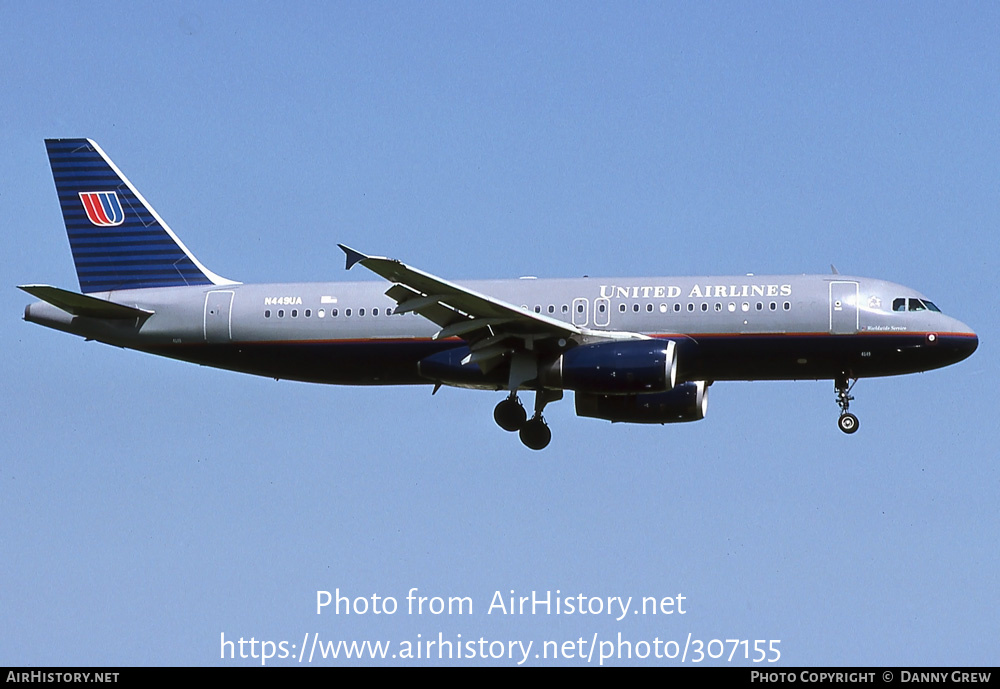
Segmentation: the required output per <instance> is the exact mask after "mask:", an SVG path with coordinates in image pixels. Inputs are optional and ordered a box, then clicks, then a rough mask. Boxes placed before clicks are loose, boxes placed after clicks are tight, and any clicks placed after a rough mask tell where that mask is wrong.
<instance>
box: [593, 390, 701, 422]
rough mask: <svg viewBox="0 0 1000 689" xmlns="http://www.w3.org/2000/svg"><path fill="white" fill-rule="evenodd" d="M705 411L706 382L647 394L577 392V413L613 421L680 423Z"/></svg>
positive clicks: (693, 419)
mask: <svg viewBox="0 0 1000 689" xmlns="http://www.w3.org/2000/svg"><path fill="white" fill-rule="evenodd" d="M707 411H708V386H707V385H706V384H705V381H703V380H699V381H692V382H689V383H681V384H680V385H678V386H677V387H675V388H673V389H672V390H669V391H668V392H658V393H652V394H648V395H594V394H590V393H586V392H577V393H576V414H577V416H587V417H590V418H592V419H605V420H606V421H611V422H612V423H617V422H621V423H682V422H685V421H700V420H701V419H704V418H705V413H706V412H707Z"/></svg>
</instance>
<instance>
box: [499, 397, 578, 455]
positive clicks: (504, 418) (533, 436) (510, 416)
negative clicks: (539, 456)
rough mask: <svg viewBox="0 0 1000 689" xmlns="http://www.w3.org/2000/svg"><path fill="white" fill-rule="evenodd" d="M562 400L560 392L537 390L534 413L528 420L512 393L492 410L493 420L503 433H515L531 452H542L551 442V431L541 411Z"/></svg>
mask: <svg viewBox="0 0 1000 689" xmlns="http://www.w3.org/2000/svg"><path fill="white" fill-rule="evenodd" d="M558 399H562V391H560V390H539V391H538V392H536V393H535V413H534V414H533V415H532V417H531V418H530V419H529V418H528V413H527V412H526V411H525V410H524V407H523V406H522V405H521V400H519V399H518V398H517V393H516V392H512V393H510V396H509V397H507V399H505V400H503V401H501V402H500V403H499V404H498V405H497V406H496V409H494V410H493V420H494V421H496V422H497V425H498V426H500V428H502V429H504V430H505V431H510V432H514V431H517V432H518V435H519V436H520V438H521V442H522V443H524V445H525V446H526V447H528V448H530V449H532V450H543V449H545V447H547V446H548V444H549V442H550V441H551V440H552V431H550V430H549V426H548V424H547V423H545V419H544V418H543V417H542V410H543V409H544V408H545V405H546V404H548V403H549V402H554V401H556V400H558Z"/></svg>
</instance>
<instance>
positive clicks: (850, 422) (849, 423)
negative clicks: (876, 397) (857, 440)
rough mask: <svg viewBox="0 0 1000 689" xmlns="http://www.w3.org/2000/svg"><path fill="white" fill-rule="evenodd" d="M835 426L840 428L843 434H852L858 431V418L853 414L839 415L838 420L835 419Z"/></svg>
mask: <svg viewBox="0 0 1000 689" xmlns="http://www.w3.org/2000/svg"><path fill="white" fill-rule="evenodd" d="M837 426H838V427H840V430H842V431H843V432H844V433H848V434H850V433H854V432H856V431H857V430H858V417H856V416H855V415H854V414H848V413H845V414H841V415H840V418H839V419H837Z"/></svg>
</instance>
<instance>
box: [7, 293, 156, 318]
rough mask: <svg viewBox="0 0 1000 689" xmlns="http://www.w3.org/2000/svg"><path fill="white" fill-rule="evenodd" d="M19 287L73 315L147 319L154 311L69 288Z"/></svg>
mask: <svg viewBox="0 0 1000 689" xmlns="http://www.w3.org/2000/svg"><path fill="white" fill-rule="evenodd" d="M17 288H18V289H19V290H22V291H24V292H27V293H28V294H30V295H31V296H33V297H37V298H39V299H41V300H42V301H44V302H48V303H49V304H52V305H53V306H55V307H56V308H60V309H62V310H63V311H65V312H66V313H68V314H71V315H73V316H86V317H87V318H110V319H125V318H142V319H146V318H149V317H150V316H152V315H153V312H152V311H147V310H146V309H139V308H136V307H133V306H124V305H122V304H116V303H114V302H112V301H107V300H106V299H98V298H97V297H90V296H87V295H86V294H78V293H77V292H70V291H69V290H65V289H59V288H58V287H52V286H50V285H18V287H17Z"/></svg>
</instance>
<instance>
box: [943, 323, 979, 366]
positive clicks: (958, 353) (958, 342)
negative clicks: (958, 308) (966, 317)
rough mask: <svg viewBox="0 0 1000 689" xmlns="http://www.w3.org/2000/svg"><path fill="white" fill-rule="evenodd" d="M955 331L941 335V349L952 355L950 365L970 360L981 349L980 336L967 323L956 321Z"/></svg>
mask: <svg viewBox="0 0 1000 689" xmlns="http://www.w3.org/2000/svg"><path fill="white" fill-rule="evenodd" d="M955 325H956V327H955V329H954V330H953V331H952V332H950V333H942V334H941V336H940V337H941V342H940V347H941V348H943V349H944V350H946V351H947V352H948V354H949V355H950V356H949V358H950V360H951V361H950V363H957V362H959V361H962V360H963V359H968V358H969V357H970V356H972V353H973V352H974V351H976V349H978V348H979V336H978V335H976V333H974V332H973V331H972V328H970V327H969V326H967V325H966V324H965V323H961V322H959V321H955Z"/></svg>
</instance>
